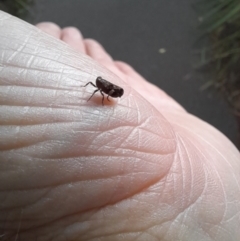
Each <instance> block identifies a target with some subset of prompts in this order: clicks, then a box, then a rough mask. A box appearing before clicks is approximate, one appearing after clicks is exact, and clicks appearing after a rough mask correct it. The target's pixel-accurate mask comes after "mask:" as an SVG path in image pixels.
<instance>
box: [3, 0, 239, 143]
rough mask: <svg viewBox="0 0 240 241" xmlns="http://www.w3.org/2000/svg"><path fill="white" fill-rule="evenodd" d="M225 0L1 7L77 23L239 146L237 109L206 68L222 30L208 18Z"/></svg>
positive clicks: (39, 2) (64, 1)
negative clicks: (215, 37) (213, 41)
mask: <svg viewBox="0 0 240 241" xmlns="http://www.w3.org/2000/svg"><path fill="white" fill-rule="evenodd" d="M221 2H224V1H219V0H208V1H206V0H185V1H179V0H168V1H166V0H141V1H139V0H114V1H113V0H101V1H99V0H91V1H87V0H61V1H59V0H11V1H9V0H0V9H1V10H4V11H6V12H9V13H11V14H13V15H15V16H18V17H20V18H22V19H24V20H25V21H28V22H29V23H31V24H36V23H38V22H42V21H52V22H55V23H56V24H58V25H60V26H61V27H66V26H75V27H77V28H78V29H80V31H81V32H82V34H83V36H84V37H85V38H94V39H96V40H97V41H99V42H100V43H101V44H102V45H103V46H104V48H105V49H106V50H107V51H108V52H109V53H110V55H112V57H113V58H114V59H116V60H121V61H125V62H127V63H128V64H130V65H132V66H133V67H134V68H135V69H136V70H137V71H138V72H139V73H140V74H141V75H142V76H144V77H145V78H146V79H147V80H148V81H150V82H152V83H154V84H155V85H157V86H159V87H160V88H161V89H163V90H164V91H166V92H167V93H168V94H169V95H170V96H172V97H173V98H174V99H176V100H177V101H178V102H179V103H180V104H181V105H183V107H184V108H185V109H186V110H187V111H188V112H190V113H192V114H194V115H196V116H198V117H200V118H201V119H203V120H204V121H206V122H208V123H210V124H211V125H213V126H215V127H216V128H217V129H219V130H220V131H221V132H223V133H224V134H225V135H226V136H227V137H228V138H229V139H230V140H231V141H232V142H233V143H234V144H235V145H238V135H239V134H238V125H237V118H236V116H238V115H237V114H236V112H234V111H235V109H234V108H232V105H229V102H228V103H227V101H226V95H224V93H223V92H222V91H217V90H216V88H212V87H211V88H206V87H207V86H216V83H217V82H214V81H213V80H214V78H215V77H214V76H212V75H210V74H209V69H210V72H211V69H216V68H215V67H214V66H212V65H211V66H210V67H209V66H208V67H207V68H205V67H206V65H207V64H206V63H208V62H207V61H209V56H208V55H207V54H206V49H205V47H204V46H205V44H209V43H210V44H211V40H210V41H209V39H211V36H212V31H215V30H216V28H215V29H213V30H212V31H209V29H208V27H209V26H210V25H211V23H206V21H205V17H206V16H209V14H210V13H211V14H212V15H213V14H214V11H213V9H215V13H216V6H217V7H218V10H222V9H223V10H224V9H225V8H224V7H223V8H220V7H219V4H220V3H221ZM225 2H227V0H226V1H225ZM228 2H234V0H231V1H228ZM238 2H239V1H238ZM210 3H212V5H210ZM204 6H205V7H206V8H204ZM207 7H208V8H207ZM213 7H214V8H213ZM210 11H211V12H210ZM212 15H210V16H212ZM202 16H204V17H202ZM224 16H226V14H224V15H223V17H224ZM206 19H207V18H206ZM208 19H209V18H208ZM215 20H216V19H215ZM199 24H200V28H199ZM204 24H205V25H206V26H207V27H206V26H205V27H204ZM217 27H218V31H219V26H217ZM220 27H222V25H220ZM206 29H207V30H206ZM238 30H239V29H238ZM206 33H207V34H208V36H207V37H208V38H205V37H206ZM203 35H204V38H199V36H203ZM209 35H210V36H209ZM202 39H204V40H203V41H197V40H202ZM205 39H208V40H207V41H205ZM203 43H204V44H203ZM239 43H240V42H239ZM202 44H203V45H202ZM238 53H240V52H238ZM198 54H199V57H197V58H196V56H198ZM198 58H199V59H198ZM210 58H211V56H210ZM210 62H211V61H210ZM211 64H212V62H211ZM195 65H197V66H198V68H197V70H200V71H196V68H194V66H195ZM202 67H204V68H202ZM220 67H221V68H222V66H220ZM206 69H207V70H208V71H207V74H206ZM211 74H212V73H211ZM218 89H219V88H218ZM234 113H235V114H234ZM239 116H240V115H239ZM238 118H239V117H238Z"/></svg>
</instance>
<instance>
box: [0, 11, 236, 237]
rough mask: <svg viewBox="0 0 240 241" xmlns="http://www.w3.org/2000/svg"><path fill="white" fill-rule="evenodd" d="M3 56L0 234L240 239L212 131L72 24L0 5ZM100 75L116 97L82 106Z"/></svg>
mask: <svg viewBox="0 0 240 241" xmlns="http://www.w3.org/2000/svg"><path fill="white" fill-rule="evenodd" d="M44 32H45V33H44ZM46 33H47V34H46ZM0 53H1V61H0V85H1V86H0V133H1V135H0V150H1V151H0V240H8V241H11V240H38V241H45V240H47V241H48V240H54V241H63V240H64V241H65V240H71V241H75V240H81V241H85V240H87V241H120V240H127V241H131V240H134V241H146V240H147V241H156V240H161V241H162V240H164V241H170V240H174V241H176V240H181V241H182V240H184V241H192V240H194V241H200V240H204V241H210V240H211V241H212V240H216V241H226V240H227V241H237V240H239V237H240V230H239V226H240V176H239V173H240V161H239V160H240V154H239V152H238V151H237V149H236V148H235V147H234V145H233V144H232V143H231V142H230V141H229V140H228V139H227V138H226V137H225V136H224V135H223V134H221V133H220V132H219V131H218V130H216V129H215V128H214V127H212V126H210V125H209V124H207V123H205V122H203V121H202V120H200V119H198V118H197V117H195V116H192V115H191V114H189V113H187V112H186V111H185V110H184V109H183V107H181V106H180V105H179V104H178V103H177V102H175V101H174V100H173V99H172V98H171V97H169V96H168V95H167V94H166V93H164V92H163V91H162V90H160V89H159V88H157V87H156V86H154V85H152V84H150V83H149V82H147V81H146V80H144V79H143V78H142V77H141V76H140V75H139V74H138V73H136V72H135V70H134V69H132V68H131V67H130V66H129V65H127V64H125V63H123V62H119V61H114V60H113V59H112V58H111V56H109V54H108V53H107V52H106V51H105V50H104V49H103V47H102V46H101V45H100V44H99V43H98V42H96V41H95V40H91V39H84V38H83V36H82V35H81V33H80V32H79V30H77V29H76V28H74V27H67V28H63V29H61V28H60V27H59V26H57V25H56V24H54V23H40V24H38V25H37V28H36V27H34V26H31V25H29V24H27V23H25V22H23V21H21V20H19V19H17V18H14V17H12V16H10V15H8V14H6V13H4V12H0ZM97 76H102V77H104V78H105V79H107V80H109V81H111V82H113V83H114V84H116V85H119V86H121V87H122V88H123V89H124V95H123V96H122V98H120V99H113V98H110V100H111V102H108V101H107V100H106V99H105V102H104V106H102V104H101V100H102V96H101V95H100V94H99V93H97V94H96V95H94V96H93V98H92V99H91V100H90V101H89V102H87V99H88V97H89V96H90V94H91V93H92V92H93V90H94V88H93V87H90V86H88V87H87V88H81V87H80V86H82V85H84V84H85V83H87V82H89V81H93V82H95V79H96V77H97Z"/></svg>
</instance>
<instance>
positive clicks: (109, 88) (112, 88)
mask: <svg viewBox="0 0 240 241" xmlns="http://www.w3.org/2000/svg"><path fill="white" fill-rule="evenodd" d="M89 84H91V85H92V86H94V87H96V88H97V89H96V90H95V91H94V92H93V94H92V95H91V96H90V98H89V99H88V100H87V101H89V100H90V99H91V98H92V97H93V95H94V94H95V93H96V92H97V91H100V93H101V95H102V105H104V104H103V101H104V95H103V93H105V94H107V95H108V96H107V99H108V97H109V96H111V97H113V98H117V97H121V96H122V95H123V93H124V90H123V88H121V87H119V86H117V85H114V84H112V83H110V82H109V81H107V80H105V79H103V78H102V77H100V76H99V77H97V78H96V85H95V84H93V83H92V82H88V83H87V84H86V85H84V86H82V87H86V86H87V85H89ZM108 101H110V100H109V99H108Z"/></svg>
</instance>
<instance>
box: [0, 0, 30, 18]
mask: <svg viewBox="0 0 240 241" xmlns="http://www.w3.org/2000/svg"><path fill="white" fill-rule="evenodd" d="M32 3H33V0H0V10H3V11H4V12H7V13H10V14H12V15H14V16H16V17H19V18H24V17H25V15H26V14H27V13H28V12H29V5H30V4H32Z"/></svg>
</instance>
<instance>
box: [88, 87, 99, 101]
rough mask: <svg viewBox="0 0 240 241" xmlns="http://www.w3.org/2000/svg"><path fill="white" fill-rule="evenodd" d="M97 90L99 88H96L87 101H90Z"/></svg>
mask: <svg viewBox="0 0 240 241" xmlns="http://www.w3.org/2000/svg"><path fill="white" fill-rule="evenodd" d="M97 91H99V89H96V90H95V91H94V92H93V93H92V95H91V96H90V98H89V99H88V100H87V101H89V100H90V99H91V98H92V97H93V95H94V94H95V93H96V92H97Z"/></svg>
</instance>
